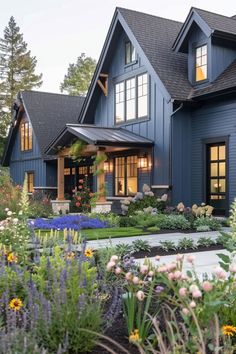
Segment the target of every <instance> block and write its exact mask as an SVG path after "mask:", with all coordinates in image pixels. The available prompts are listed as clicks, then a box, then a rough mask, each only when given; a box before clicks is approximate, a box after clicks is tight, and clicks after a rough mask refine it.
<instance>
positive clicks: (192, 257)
mask: <svg viewBox="0 0 236 354" xmlns="http://www.w3.org/2000/svg"><path fill="white" fill-rule="evenodd" d="M194 260H195V256H194V255H192V254H189V255H188V257H187V261H188V262H189V263H192V264H193V262H194Z"/></svg>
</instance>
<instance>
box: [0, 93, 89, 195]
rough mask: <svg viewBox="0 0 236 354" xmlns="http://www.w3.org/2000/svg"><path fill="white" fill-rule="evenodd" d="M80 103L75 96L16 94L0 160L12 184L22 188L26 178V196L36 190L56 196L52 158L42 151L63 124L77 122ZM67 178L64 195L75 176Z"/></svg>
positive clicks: (79, 99) (81, 101)
mask: <svg viewBox="0 0 236 354" xmlns="http://www.w3.org/2000/svg"><path fill="white" fill-rule="evenodd" d="M83 102H84V98H83V97H77V96H67V95H60V94H52V93H46V92H37V91H24V92H20V93H19V95H18V99H17V100H16V102H15V103H14V107H13V108H14V114H13V120H12V124H11V128H10V131H9V135H8V140H7V144H6V146H5V151H4V155H3V159H2V164H3V166H9V167H10V175H11V177H12V179H13V181H14V182H15V183H16V184H19V185H22V184H23V182H24V178H25V175H27V182H28V192H29V193H32V192H33V190H38V191H42V193H47V194H49V195H54V194H56V190H57V164H56V162H57V160H56V158H55V156H46V155H45V153H44V149H45V147H46V146H47V145H48V143H49V141H51V140H52V139H53V137H54V136H55V134H57V133H58V132H59V131H60V130H61V129H62V128H63V126H64V125H65V124H66V122H68V121H69V122H70V123H75V122H77V120H78V116H79V113H80V110H81V107H82V105H83ZM65 168H67V165H66V166H65ZM65 171H69V168H67V169H66V170H65ZM67 175H68V177H67V178H68V181H67V189H66V192H67V191H68V192H69V191H70V190H71V189H70V188H69V186H70V184H71V185H74V179H75V174H71V173H67Z"/></svg>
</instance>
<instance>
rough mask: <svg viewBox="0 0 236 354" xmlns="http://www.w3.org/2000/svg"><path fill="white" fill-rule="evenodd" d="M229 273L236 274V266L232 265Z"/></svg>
mask: <svg viewBox="0 0 236 354" xmlns="http://www.w3.org/2000/svg"><path fill="white" fill-rule="evenodd" d="M229 271H230V272H231V273H236V264H230V266H229Z"/></svg>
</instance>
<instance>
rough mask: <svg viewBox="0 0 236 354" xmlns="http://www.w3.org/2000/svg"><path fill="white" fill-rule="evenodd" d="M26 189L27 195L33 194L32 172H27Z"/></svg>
mask: <svg viewBox="0 0 236 354" xmlns="http://www.w3.org/2000/svg"><path fill="white" fill-rule="evenodd" d="M27 188H28V193H33V191H34V172H27Z"/></svg>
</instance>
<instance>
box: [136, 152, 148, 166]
mask: <svg viewBox="0 0 236 354" xmlns="http://www.w3.org/2000/svg"><path fill="white" fill-rule="evenodd" d="M138 168H148V157H147V155H146V154H144V155H141V156H139V157H138Z"/></svg>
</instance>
